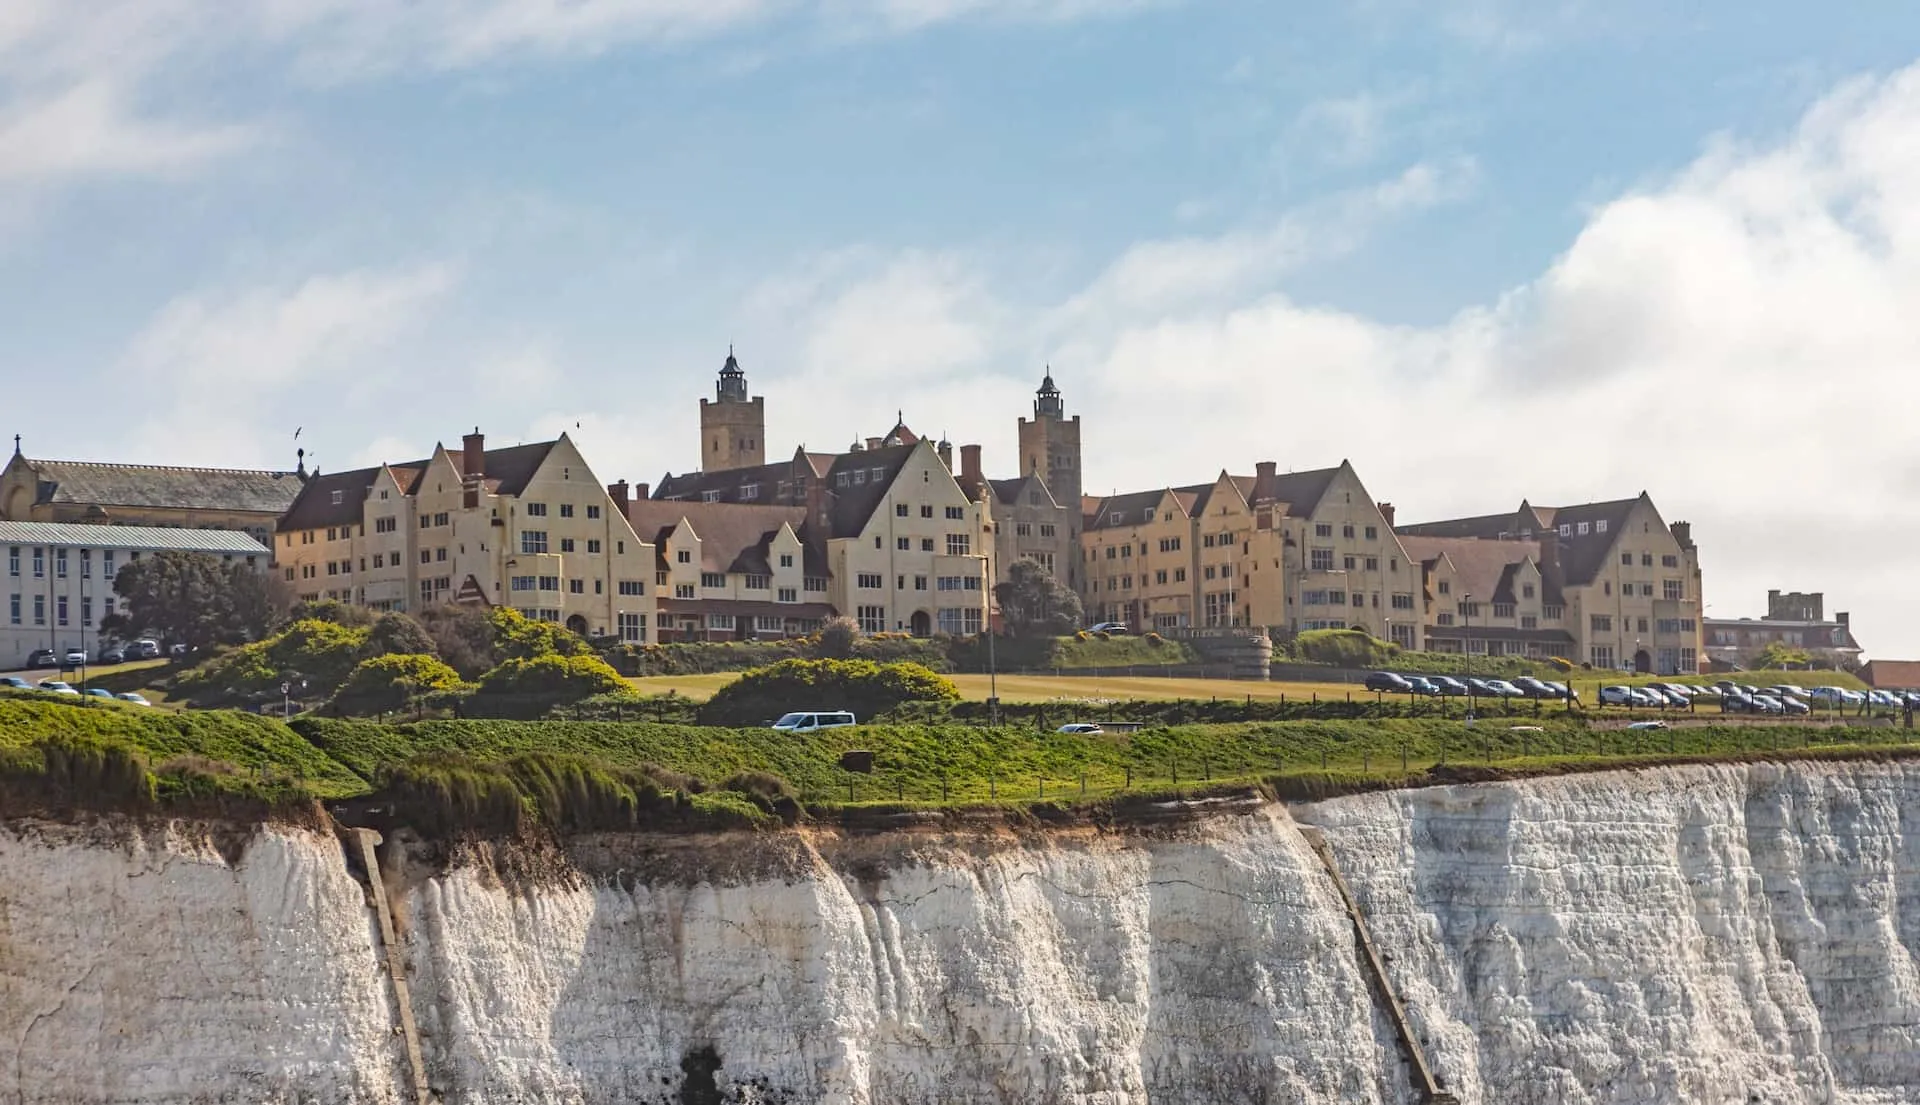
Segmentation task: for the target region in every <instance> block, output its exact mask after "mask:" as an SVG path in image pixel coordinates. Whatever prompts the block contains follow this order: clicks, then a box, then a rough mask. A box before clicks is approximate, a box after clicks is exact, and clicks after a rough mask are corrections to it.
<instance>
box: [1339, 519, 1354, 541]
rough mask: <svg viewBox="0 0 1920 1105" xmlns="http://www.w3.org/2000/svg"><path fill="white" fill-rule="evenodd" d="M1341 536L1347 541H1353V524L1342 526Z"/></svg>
mask: <svg viewBox="0 0 1920 1105" xmlns="http://www.w3.org/2000/svg"><path fill="white" fill-rule="evenodd" d="M1340 536H1342V537H1344V538H1346V539H1348V540H1349V541H1351V540H1352V539H1353V525H1352V524H1351V523H1349V524H1347V525H1344V526H1341V527H1340Z"/></svg>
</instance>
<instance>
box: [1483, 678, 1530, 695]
mask: <svg viewBox="0 0 1920 1105" xmlns="http://www.w3.org/2000/svg"><path fill="white" fill-rule="evenodd" d="M1487 690H1489V691H1491V692H1492V693H1494V694H1496V695H1498V696H1500V697H1501V698H1525V697H1527V692H1525V691H1523V690H1521V689H1520V688H1518V687H1516V686H1514V685H1513V684H1511V683H1509V682H1507V681H1506V680H1504V679H1489V680H1487Z"/></svg>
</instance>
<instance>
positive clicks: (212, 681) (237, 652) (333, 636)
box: [174, 618, 369, 705]
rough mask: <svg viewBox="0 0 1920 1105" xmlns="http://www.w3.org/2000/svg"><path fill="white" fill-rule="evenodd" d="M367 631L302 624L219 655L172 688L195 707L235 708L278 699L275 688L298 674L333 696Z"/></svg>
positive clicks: (360, 654) (360, 652) (311, 621)
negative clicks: (225, 704)
mask: <svg viewBox="0 0 1920 1105" xmlns="http://www.w3.org/2000/svg"><path fill="white" fill-rule="evenodd" d="M368 635H369V631H368V630H366V629H361V628H354V627H351V626H345V625H341V624H339V623H338V622H331V621H322V620H320V619H318V618H303V619H301V620H300V621H297V622H294V623H293V624H292V625H290V626H288V627H287V628H286V629H284V630H281V631H280V632H279V633H277V634H275V635H273V636H271V637H268V638H266V639H265V640H262V641H255V642H254V643H252V644H249V645H242V646H240V647H239V648H236V649H232V650H230V651H228V652H223V653H220V654H218V655H216V656H214V657H213V658H212V659H210V660H208V661H206V662H205V663H203V664H201V665H200V666H199V667H196V668H194V669H192V670H191V671H186V672H182V673H181V674H180V676H179V677H178V678H177V679H176V680H175V681H174V685H175V686H176V687H177V688H178V689H179V690H181V691H184V692H186V693H187V694H188V695H189V696H190V697H191V698H192V699H193V700H194V701H195V702H196V703H199V704H202V705H205V704H209V703H222V702H234V701H240V700H244V699H247V698H249V697H254V696H260V695H267V694H272V695H275V696H277V695H278V694H279V693H280V682H281V680H282V679H284V678H286V677H287V676H288V675H289V674H292V673H298V674H299V675H300V676H301V677H303V678H305V679H306V681H307V685H308V686H309V687H310V688H311V689H313V690H316V691H319V692H320V693H322V694H325V693H327V692H330V691H332V690H333V689H334V688H336V687H338V686H339V685H340V684H341V683H344V682H345V681H346V679H347V676H348V675H349V674H351V673H352V671H353V669H354V666H355V665H356V664H358V663H359V662H360V661H361V660H362V659H363V658H364V657H365V655H366V649H367V638H368Z"/></svg>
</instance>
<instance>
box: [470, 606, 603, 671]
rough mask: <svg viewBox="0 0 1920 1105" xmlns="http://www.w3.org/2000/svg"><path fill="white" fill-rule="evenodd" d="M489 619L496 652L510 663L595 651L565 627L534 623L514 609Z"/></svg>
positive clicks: (500, 610)
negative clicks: (510, 661) (512, 661)
mask: <svg viewBox="0 0 1920 1105" xmlns="http://www.w3.org/2000/svg"><path fill="white" fill-rule="evenodd" d="M487 618H488V621H489V622H490V623H491V624H492V626H493V647H494V650H495V651H496V652H497V653H498V654H499V655H500V656H501V657H503V658H505V659H508V660H515V659H518V660H532V659H535V658H537V657H541V656H587V655H590V654H591V653H592V652H593V649H592V648H591V647H590V646H588V644H587V642H585V641H583V640H581V639H580V638H579V637H576V636H574V635H573V634H572V633H570V632H568V631H567V630H566V629H565V628H564V627H562V626H558V625H555V624H553V623H552V622H537V621H534V620H533V619H532V618H529V617H527V616H526V615H525V614H522V613H520V611H518V610H515V609H513V608H512V607H510V606H500V607H496V608H494V610H493V611H492V612H491V613H489V614H488V616H487ZM609 670H611V669H609Z"/></svg>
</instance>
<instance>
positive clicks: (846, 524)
mask: <svg viewBox="0 0 1920 1105" xmlns="http://www.w3.org/2000/svg"><path fill="white" fill-rule="evenodd" d="M920 447H921V446H919V445H889V446H886V447H884V448H880V449H864V450H862V451H860V452H858V453H845V454H842V455H841V456H840V457H838V458H837V459H835V460H834V462H833V468H832V470H831V471H829V472H828V473H827V491H828V503H829V506H828V523H829V525H830V527H831V528H832V531H833V532H832V536H834V537H858V536H859V535H860V533H861V531H862V530H865V529H866V528H867V522H868V520H869V519H871V518H872V517H873V512H874V511H875V510H878V509H879V508H880V503H881V502H882V501H883V500H884V499H885V498H886V497H887V489H888V488H889V487H892V486H893V481H894V477H896V476H898V475H899V474H900V469H902V468H904V467H906V463H907V459H908V458H909V457H911V456H913V453H914V450H916V449H918V448H920ZM929 448H931V447H930V446H929ZM862 473H865V479H866V482H865V483H859V482H856V481H855V479H854V477H856V476H860V475H861V474H862ZM842 475H845V476H846V477H847V480H846V481H845V483H844V484H843V483H842V482H841V479H840V477H841V476H842Z"/></svg>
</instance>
